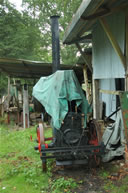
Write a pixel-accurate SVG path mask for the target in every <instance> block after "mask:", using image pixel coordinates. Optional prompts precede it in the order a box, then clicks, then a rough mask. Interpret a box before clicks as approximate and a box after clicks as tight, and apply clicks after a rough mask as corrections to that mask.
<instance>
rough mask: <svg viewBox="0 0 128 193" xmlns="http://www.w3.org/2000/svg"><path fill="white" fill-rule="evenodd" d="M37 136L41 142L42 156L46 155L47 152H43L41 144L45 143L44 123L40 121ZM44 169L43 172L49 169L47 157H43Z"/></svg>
mask: <svg viewBox="0 0 128 193" xmlns="http://www.w3.org/2000/svg"><path fill="white" fill-rule="evenodd" d="M37 138H38V142H39V151H40V157H42V156H46V153H42V152H41V145H45V138H44V127H43V123H39V127H38V128H37ZM42 170H43V172H46V170H47V166H46V159H45V158H43V159H42Z"/></svg>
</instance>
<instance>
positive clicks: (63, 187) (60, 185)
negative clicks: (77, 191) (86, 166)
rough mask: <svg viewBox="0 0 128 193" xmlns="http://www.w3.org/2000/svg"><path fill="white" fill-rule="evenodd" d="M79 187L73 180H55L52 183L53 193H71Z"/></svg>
mask: <svg viewBox="0 0 128 193" xmlns="http://www.w3.org/2000/svg"><path fill="white" fill-rule="evenodd" d="M76 187H77V183H76V182H75V181H74V179H72V178H68V179H65V178H64V177H61V178H58V179H55V180H54V181H53V182H52V186H51V189H52V191H53V193H57V192H58V193H59V192H62V191H65V192H68V193H70V189H74V188H76Z"/></svg>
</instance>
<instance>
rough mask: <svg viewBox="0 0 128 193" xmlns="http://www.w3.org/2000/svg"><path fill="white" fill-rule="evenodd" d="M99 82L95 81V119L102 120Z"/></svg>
mask: <svg viewBox="0 0 128 193" xmlns="http://www.w3.org/2000/svg"><path fill="white" fill-rule="evenodd" d="M99 107H100V100H99V80H95V79H93V118H94V119H97V120H99V119H100V108H99Z"/></svg>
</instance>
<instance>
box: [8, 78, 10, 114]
mask: <svg viewBox="0 0 128 193" xmlns="http://www.w3.org/2000/svg"><path fill="white" fill-rule="evenodd" d="M9 102H10V76H8V110H9Z"/></svg>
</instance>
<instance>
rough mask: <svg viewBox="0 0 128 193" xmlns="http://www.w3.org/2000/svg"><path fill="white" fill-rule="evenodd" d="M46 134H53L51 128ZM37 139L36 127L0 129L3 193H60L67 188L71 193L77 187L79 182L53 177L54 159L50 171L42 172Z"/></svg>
mask: <svg viewBox="0 0 128 193" xmlns="http://www.w3.org/2000/svg"><path fill="white" fill-rule="evenodd" d="M45 133H46V137H47V136H49V135H51V129H47V130H46V132H45ZM31 136H32V141H31ZM34 139H36V132H35V128H31V129H26V130H19V131H16V130H12V129H11V128H10V129H7V126H3V125H2V126H0V192H4V193H12V192H16V193H26V192H27V193H30V192H31V193H39V192H42V193H43V192H44V193H48V192H50V193H51V192H54V193H60V192H61V191H62V190H64V189H65V191H66V192H70V189H72V188H75V187H76V186H77V184H76V182H75V181H74V180H73V179H72V178H66V179H64V178H59V179H55V178H53V176H52V166H53V160H48V163H47V166H48V171H47V173H42V168H41V160H40V156H39V153H38V152H36V151H35V150H34V146H35V145H37V144H36V143H35V142H34Z"/></svg>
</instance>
